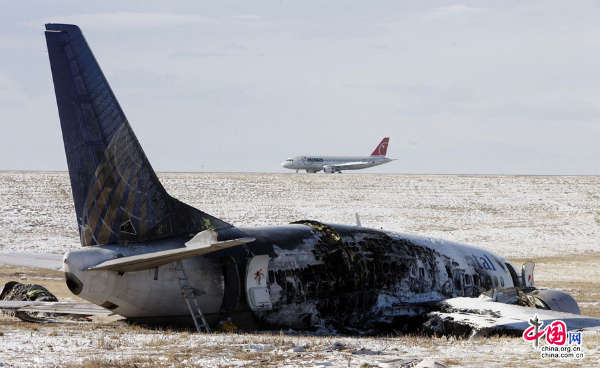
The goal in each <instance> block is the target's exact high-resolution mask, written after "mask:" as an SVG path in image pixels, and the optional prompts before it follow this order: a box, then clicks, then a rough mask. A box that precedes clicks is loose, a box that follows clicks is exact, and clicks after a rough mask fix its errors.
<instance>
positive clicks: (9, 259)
mask: <svg viewBox="0 0 600 368" xmlns="http://www.w3.org/2000/svg"><path fill="white" fill-rule="evenodd" d="M0 264H5V265H14V266H25V267H36V268H44V269H46V270H55V271H62V269H63V255H62V254H32V253H0Z"/></svg>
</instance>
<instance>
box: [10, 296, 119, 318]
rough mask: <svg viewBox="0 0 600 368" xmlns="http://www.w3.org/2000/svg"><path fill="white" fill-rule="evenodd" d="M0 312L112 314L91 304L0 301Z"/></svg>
mask: <svg viewBox="0 0 600 368" xmlns="http://www.w3.org/2000/svg"><path fill="white" fill-rule="evenodd" d="M0 310H3V311H5V312H30V313H33V312H38V313H61V314H81V315H86V316H100V315H101V316H108V315H110V314H112V312H111V311H110V310H108V309H105V308H102V307H101V306H99V305H96V304H91V303H66V302H36V301H22V300H2V301H0Z"/></svg>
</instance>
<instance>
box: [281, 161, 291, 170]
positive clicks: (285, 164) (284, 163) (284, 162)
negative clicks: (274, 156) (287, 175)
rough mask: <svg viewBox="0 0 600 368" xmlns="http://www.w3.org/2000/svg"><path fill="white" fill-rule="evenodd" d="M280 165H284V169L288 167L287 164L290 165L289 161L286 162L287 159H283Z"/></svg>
mask: <svg viewBox="0 0 600 368" xmlns="http://www.w3.org/2000/svg"><path fill="white" fill-rule="evenodd" d="M281 166H283V167H285V168H286V169H288V168H289V166H290V164H289V162H287V161H283V162H282V163H281Z"/></svg>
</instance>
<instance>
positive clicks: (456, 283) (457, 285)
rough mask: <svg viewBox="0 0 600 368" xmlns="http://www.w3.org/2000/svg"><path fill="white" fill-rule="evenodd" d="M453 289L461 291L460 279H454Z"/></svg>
mask: <svg viewBox="0 0 600 368" xmlns="http://www.w3.org/2000/svg"><path fill="white" fill-rule="evenodd" d="M454 287H455V288H456V290H461V289H462V285H461V282H460V277H457V278H455V279H454Z"/></svg>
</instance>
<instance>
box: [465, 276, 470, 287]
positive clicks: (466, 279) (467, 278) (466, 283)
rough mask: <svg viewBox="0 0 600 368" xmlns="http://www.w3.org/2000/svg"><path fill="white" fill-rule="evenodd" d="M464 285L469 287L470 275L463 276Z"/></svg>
mask: <svg viewBox="0 0 600 368" xmlns="http://www.w3.org/2000/svg"><path fill="white" fill-rule="evenodd" d="M465 285H467V286H468V285H471V275H465Z"/></svg>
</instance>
